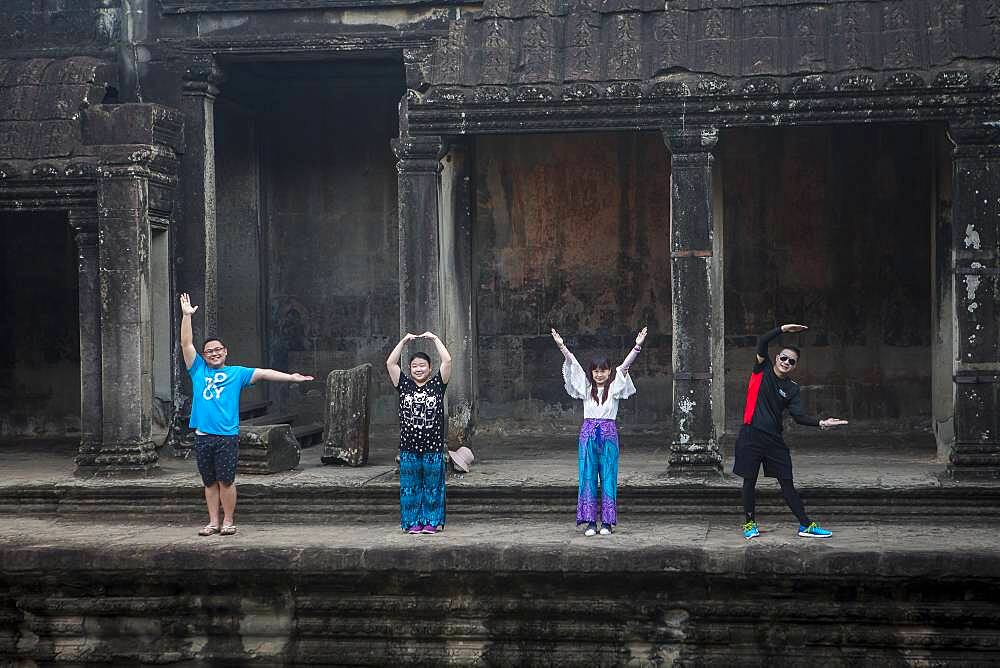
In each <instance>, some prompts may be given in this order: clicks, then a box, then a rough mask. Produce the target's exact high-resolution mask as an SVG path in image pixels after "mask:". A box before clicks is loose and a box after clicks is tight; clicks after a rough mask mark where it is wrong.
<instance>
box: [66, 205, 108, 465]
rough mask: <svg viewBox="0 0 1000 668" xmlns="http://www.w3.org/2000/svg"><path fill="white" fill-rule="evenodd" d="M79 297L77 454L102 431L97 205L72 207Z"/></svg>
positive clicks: (93, 445)
mask: <svg viewBox="0 0 1000 668" xmlns="http://www.w3.org/2000/svg"><path fill="white" fill-rule="evenodd" d="M68 217H69V224H70V227H71V228H72V229H73V232H74V234H75V236H76V247H77V255H78V261H79V264H78V269H77V270H78V272H79V278H78V282H79V296H80V306H79V308H80V453H81V454H82V455H85V454H86V453H87V452H90V451H92V450H93V449H94V448H96V447H99V445H100V443H101V441H102V434H103V428H104V426H103V421H104V418H103V406H102V403H103V402H102V398H101V392H102V389H101V382H102V381H101V377H102V376H101V369H102V366H103V365H102V361H101V360H102V357H101V355H102V352H101V280H100V271H99V267H100V260H99V254H98V247H97V239H98V232H97V229H98V224H97V208H96V207H86V208H80V209H72V210H70V212H69V216H68Z"/></svg>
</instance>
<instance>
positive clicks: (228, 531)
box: [219, 524, 236, 536]
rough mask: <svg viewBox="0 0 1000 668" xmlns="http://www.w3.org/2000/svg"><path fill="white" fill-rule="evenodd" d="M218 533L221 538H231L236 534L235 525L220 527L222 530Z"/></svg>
mask: <svg viewBox="0 0 1000 668" xmlns="http://www.w3.org/2000/svg"><path fill="white" fill-rule="evenodd" d="M219 533H221V534H222V535H223V536H232V535H234V534H235V533H236V525H235V524H227V525H225V526H224V527H222V530H221V531H220V532H219Z"/></svg>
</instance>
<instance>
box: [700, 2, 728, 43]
mask: <svg viewBox="0 0 1000 668" xmlns="http://www.w3.org/2000/svg"><path fill="white" fill-rule="evenodd" d="M725 36H726V24H725V21H724V20H723V18H722V13H721V12H720V11H719V10H718V9H713V10H712V11H710V12H709V13H708V16H707V17H706V18H705V37H713V38H721V37H725Z"/></svg>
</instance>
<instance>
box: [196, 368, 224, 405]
mask: <svg viewBox="0 0 1000 668" xmlns="http://www.w3.org/2000/svg"><path fill="white" fill-rule="evenodd" d="M226 378H229V376H228V375H226V373H225V372H224V371H219V372H218V373H216V374H215V375H214V376H205V389H204V391H202V393H201V396H203V397H205V400H206V401H211V400H212V399H218V398H219V397H220V396H222V391H223V390H225V389H226V388H224V387H221V384H222V383H224V382H226Z"/></svg>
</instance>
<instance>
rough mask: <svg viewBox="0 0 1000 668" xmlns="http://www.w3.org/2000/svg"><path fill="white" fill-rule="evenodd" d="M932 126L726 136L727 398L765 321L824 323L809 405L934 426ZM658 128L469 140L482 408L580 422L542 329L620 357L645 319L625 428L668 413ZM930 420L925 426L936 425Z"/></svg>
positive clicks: (665, 222) (489, 415) (741, 386)
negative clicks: (646, 337) (645, 336)
mask: <svg viewBox="0 0 1000 668" xmlns="http://www.w3.org/2000/svg"><path fill="white" fill-rule="evenodd" d="M932 132H933V131H932V130H931V129H929V128H927V127H920V126H910V127H906V126H883V127H870V128H848V127H843V128H800V129H791V130H774V129H746V130H739V131H736V130H734V131H728V132H725V133H723V137H722V138H721V140H720V141H719V148H718V151H717V158H718V162H719V163H720V166H721V169H720V173H721V178H720V179H718V181H717V184H716V187H718V188H721V189H722V193H723V197H722V201H723V205H724V230H725V233H724V234H725V258H724V260H725V276H726V278H725V310H726V323H725V325H726V341H727V355H726V373H727V378H726V394H727V398H726V404H727V415H728V417H729V418H730V422H732V421H734V420H738V418H739V415H740V413H741V411H742V407H743V406H742V404H743V397H744V391H745V384H746V376H747V374H748V373H749V365H750V364H751V363H752V362H750V361H748V360H752V357H753V346H754V345H755V342H756V336H757V335H758V334H760V333H761V332H763V331H765V330H767V329H770V328H771V327H773V326H774V323H775V322H778V321H804V322H806V323H807V324H810V325H811V326H812V328H813V330H812V331H811V332H810V333H808V334H806V335H803V336H799V337H796V338H794V339H792V338H789V339H788V341H789V342H792V343H797V344H800V345H803V346H805V347H806V350H805V351H804V355H803V362H802V367H801V369H800V370H799V373H798V380H799V382H800V383H801V384H802V385H803V386H805V387H806V388H807V392H806V393H805V395H806V400H807V405H808V407H809V409H810V410H813V411H816V412H822V413H826V414H837V415H843V416H844V417H847V418H851V419H861V420H888V421H892V422H893V423H895V424H896V425H898V426H904V427H913V426H916V427H921V428H922V427H924V426H929V424H930V417H929V415H930V389H929V387H930V386H929V382H930V373H931V363H930V336H931V332H930V322H931V311H930V290H931V275H930V257H931V235H930V229H931V215H932V210H933V202H932V198H933V190H932V188H931V178H932V174H933V169H934V162H933V157H932V152H931V148H930V142H931V133H932ZM668 172H669V167H668V165H667V153H666V149H665V148H664V147H663V143H662V141H661V139H660V138H659V136H658V135H652V134H617V135H615V134H602V135H586V136H583V135H562V136H541V137H539V136H523V137H497V138H493V137H489V138H482V139H480V140H479V143H478V145H477V174H476V185H477V189H478V201H477V218H476V234H475V245H476V254H477V255H476V257H477V260H476V265H477V270H478V272H479V281H478V301H477V304H478V322H479V393H480V394H479V398H480V416H481V417H482V418H483V419H485V420H491V419H496V418H500V417H503V418H513V419H515V420H524V421H536V422H537V421H539V420H541V422H539V424H540V425H544V424H545V422H546V420H555V421H559V422H563V421H567V422H568V421H575V420H577V419H578V417H579V416H578V414H579V410H578V407H576V406H574V405H573V402H571V401H570V400H569V399H568V397H567V396H566V394H565V392H564V391H563V389H562V379H561V376H560V374H559V363H560V358H559V354H558V352H557V351H556V349H555V347H554V345H553V344H552V342H551V340H550V339H549V337H548V329H549V327H550V326H552V325H555V326H556V327H557V328H559V329H560V330H561V331H562V332H563V334H564V335H569V336H570V337H572V338H570V345H571V347H573V348H574V350H576V351H577V352H578V354H579V356H580V359H581V361H584V358H587V357H589V355H591V354H592V353H593V352H600V353H604V354H611V355H612V357H613V358H614V359H615V360H617V359H620V357H621V355H622V354H623V353H624V352H625V351H626V350H627V349H628V346H629V342H630V337H631V336H632V335H633V334H634V331H635V329H637V328H638V327H639V326H640V325H641V324H648V325H649V326H650V330H651V332H652V334H651V338H650V341H649V344H648V345H647V346H646V348H645V350H644V351H643V354H642V355H641V356H640V358H639V363H638V364H637V366H636V368H635V381H636V384H637V386H638V388H639V393H638V395H637V396H636V397H635V399H633V400H632V401H630V402H626V403H625V404H623V406H622V413H621V420H622V421H623V422H625V423H626V424H634V425H637V424H648V423H651V422H664V421H667V420H669V417H670V373H671V370H670V348H669V333H670V277H669V264H668V261H669V255H668V253H669V248H668V237H667V233H668V229H669V210H668V203H667V183H668V180H669V173H668ZM924 422H926V423H927V424H926V425H925V424H924Z"/></svg>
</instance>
